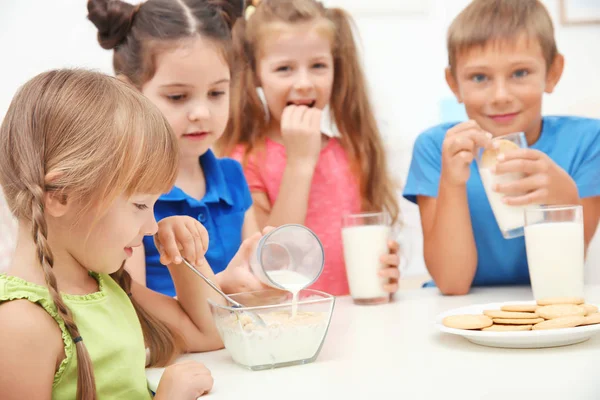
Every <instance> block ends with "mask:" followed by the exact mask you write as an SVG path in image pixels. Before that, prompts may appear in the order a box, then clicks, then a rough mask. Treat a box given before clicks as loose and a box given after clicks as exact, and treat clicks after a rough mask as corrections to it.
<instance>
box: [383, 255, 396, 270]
mask: <svg viewBox="0 0 600 400" xmlns="http://www.w3.org/2000/svg"><path fill="white" fill-rule="evenodd" d="M379 259H380V260H381V262H382V263H383V264H385V265H388V266H392V267H394V268H397V267H398V265H400V256H399V255H398V254H384V255H382V256H381V257H380V258H379Z"/></svg>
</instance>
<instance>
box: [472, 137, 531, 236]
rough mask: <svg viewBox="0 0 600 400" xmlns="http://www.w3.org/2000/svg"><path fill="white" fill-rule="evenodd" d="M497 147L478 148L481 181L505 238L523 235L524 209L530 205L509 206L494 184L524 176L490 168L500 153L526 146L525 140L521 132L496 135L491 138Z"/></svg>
mask: <svg viewBox="0 0 600 400" xmlns="http://www.w3.org/2000/svg"><path fill="white" fill-rule="evenodd" d="M492 143H495V144H496V145H497V146H498V147H496V148H493V149H492V148H490V149H479V153H478V155H477V159H476V160H477V166H478V167H479V175H480V176H481V182H482V183H483V188H484V189H485V193H486V195H487V198H488V201H489V202H490V207H491V208H492V211H493V213H494V216H495V218H496V222H497V223H498V227H499V228H500V231H501V232H502V236H504V238H505V239H512V238H516V237H519V236H523V227H524V226H525V219H524V214H523V213H524V210H525V209H527V208H528V207H530V206H509V205H507V204H504V203H503V202H502V198H503V197H504V196H505V195H504V194H503V193H498V192H496V191H494V185H496V184H501V183H509V182H513V181H516V180H519V179H522V178H523V177H524V174H522V173H510V174H501V175H496V174H494V173H493V172H492V171H491V170H490V168H491V167H493V166H495V165H496V164H497V157H498V155H499V154H500V153H504V152H507V151H511V150H515V149H518V148H526V147H527V140H526V139H525V134H524V133H523V132H518V133H511V134H510V135H504V136H497V137H495V138H494V139H492Z"/></svg>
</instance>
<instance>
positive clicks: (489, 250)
mask: <svg viewBox="0 0 600 400" xmlns="http://www.w3.org/2000/svg"><path fill="white" fill-rule="evenodd" d="M454 125H456V123H451V124H442V125H438V126H436V127H433V128H431V129H429V130H427V131H425V132H423V133H422V134H421V135H419V137H418V138H417V140H416V142H415V146H414V149H413V158H412V161H411V165H410V170H409V172H408V179H407V182H406V187H405V188H404V197H405V198H406V199H408V200H410V201H412V202H414V203H416V199H417V196H427V197H437V195H438V186H439V180H440V173H441V170H442V142H443V141H444V137H445V136H446V131H447V130H448V129H450V128H452V127H453V126H454ZM530 147H531V148H533V149H537V150H539V151H541V152H543V153H545V154H547V155H548V156H549V157H550V158H551V159H552V160H553V161H554V162H555V163H556V164H558V166H559V167H561V168H562V169H563V170H565V171H566V172H567V173H568V174H569V176H571V178H573V180H574V181H575V184H576V185H577V189H578V190H579V197H580V198H586V197H595V196H600V120H596V119H588V118H578V117H544V118H543V120H542V132H541V135H540V137H539V139H538V140H537V142H535V143H534V144H533V145H532V146H530ZM467 199H468V202H469V212H470V214H471V223H472V226H473V236H474V237H475V246H476V248H477V271H476V272H475V277H474V279H473V286H485V285H514V284H529V283H530V281H529V268H528V266H527V254H526V253H525V240H524V237H518V238H514V239H504V237H503V236H502V234H501V232H500V228H498V224H497V223H496V219H495V218H494V214H493V213H492V209H491V207H490V203H489V201H488V199H487V196H486V193H485V191H484V188H483V184H482V183H481V176H480V175H479V170H478V169H477V166H476V164H475V163H472V164H471V175H470V177H469V180H468V181H467ZM448 235H452V232H448ZM426 286H433V282H429V283H428V284H426Z"/></svg>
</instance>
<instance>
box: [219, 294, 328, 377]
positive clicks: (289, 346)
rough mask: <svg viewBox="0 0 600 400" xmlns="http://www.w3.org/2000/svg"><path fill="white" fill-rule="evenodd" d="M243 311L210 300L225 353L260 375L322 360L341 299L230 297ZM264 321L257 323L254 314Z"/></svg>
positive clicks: (271, 296)
mask: <svg viewBox="0 0 600 400" xmlns="http://www.w3.org/2000/svg"><path fill="white" fill-rule="evenodd" d="M229 297H231V298H232V299H233V300H235V301H237V302H239V303H241V304H243V305H244V307H242V308H239V307H238V308H236V307H232V306H231V305H223V304H218V303H216V302H214V301H212V300H210V299H209V301H208V302H209V304H210V309H211V312H212V315H213V319H214V321H215V324H216V326H217V329H218V331H219V334H220V335H221V339H222V340H223V343H224V344H225V348H226V349H227V351H228V352H229V354H230V355H231V357H232V358H233V361H234V362H236V363H237V364H239V365H241V366H243V367H246V368H249V369H251V370H254V371H260V370H265V369H271V368H279V367H288V366H292V365H299V364H308V363H310V362H313V361H315V360H316V359H317V357H318V355H319V352H320V351H321V348H322V347H323V343H324V341H325V337H326V336H327V331H328V329H329V324H330V322H331V316H332V314H333V308H334V305H335V297H334V296H332V295H330V294H327V293H324V292H320V291H317V290H311V289H304V290H301V291H300V292H299V293H298V298H297V300H296V301H294V300H293V296H292V294H291V293H289V292H285V291H280V290H262V291H258V292H248V293H238V294H233V295H230V296H229ZM249 312H250V313H254V314H257V315H259V316H260V318H261V319H262V320H263V321H264V323H265V325H261V324H257V323H255V322H254V321H253V319H252V318H251V317H250V315H249V314H250V313H249Z"/></svg>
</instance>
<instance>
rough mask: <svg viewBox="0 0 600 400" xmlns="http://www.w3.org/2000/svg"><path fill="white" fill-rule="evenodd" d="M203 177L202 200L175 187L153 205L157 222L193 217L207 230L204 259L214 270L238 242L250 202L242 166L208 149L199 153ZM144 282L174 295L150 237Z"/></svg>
mask: <svg viewBox="0 0 600 400" xmlns="http://www.w3.org/2000/svg"><path fill="white" fill-rule="evenodd" d="M200 165H201V166H202V170H203V171H204V176H205V179H206V194H205V195H204V197H203V198H202V200H197V199H195V198H193V197H190V196H189V195H187V194H186V193H185V192H184V191H183V190H181V189H180V188H178V187H177V186H175V187H173V189H172V190H171V191H170V192H169V193H167V194H165V195H163V196H161V197H160V198H159V199H158V201H157V202H156V204H155V206H154V216H155V217H156V220H157V221H160V220H161V219H163V218H166V217H171V216H174V215H189V216H190V217H193V218H196V219H197V220H198V221H200V223H202V225H204V227H205V228H206V230H207V231H208V235H209V245H208V251H207V252H206V259H207V260H208V262H209V264H210V266H211V267H212V269H213V271H214V272H215V273H218V272H221V271H223V270H224V269H225V268H226V267H227V265H228V264H229V261H231V259H232V258H233V256H234V255H235V253H236V252H237V251H238V249H239V247H240V244H241V243H242V225H243V224H244V217H245V215H246V211H248V209H249V208H250V206H251V205H252V198H251V196H250V190H249V189H248V184H247V182H246V178H245V177H244V173H243V171H242V166H241V165H240V163H239V162H237V161H235V160H232V159H230V158H221V159H218V158H217V157H215V155H214V154H213V152H212V151H211V150H208V151H207V152H206V153H205V154H203V155H202V156H200ZM144 249H145V251H146V284H147V286H148V287H149V288H150V289H152V290H154V291H157V292H160V293H163V294H166V295H168V296H175V286H174V285H173V280H172V279H171V275H170V274H169V270H168V269H167V267H165V266H164V265H162V264H161V263H160V261H159V259H160V255H159V253H158V250H157V249H156V246H155V245H154V239H153V238H152V237H151V236H146V237H145V238H144Z"/></svg>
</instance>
